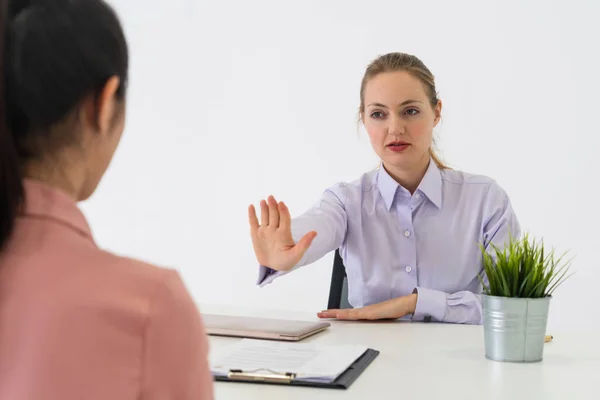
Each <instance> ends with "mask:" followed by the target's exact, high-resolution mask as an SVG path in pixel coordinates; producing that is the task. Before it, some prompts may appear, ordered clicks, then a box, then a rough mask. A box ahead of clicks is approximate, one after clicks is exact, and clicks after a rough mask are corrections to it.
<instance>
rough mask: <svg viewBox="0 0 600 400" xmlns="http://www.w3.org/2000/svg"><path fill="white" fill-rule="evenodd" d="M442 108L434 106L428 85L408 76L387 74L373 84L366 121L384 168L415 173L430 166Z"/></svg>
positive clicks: (366, 104)
mask: <svg viewBox="0 0 600 400" xmlns="http://www.w3.org/2000/svg"><path fill="white" fill-rule="evenodd" d="M441 107H442V104H441V102H438V104H436V106H435V107H432V106H431V104H430V101H429V98H428V96H427V93H426V91H425V87H424V85H423V84H422V83H421V81H419V80H418V79H417V78H415V77H413V76H412V75H411V74H409V73H408V72H405V71H399V72H385V73H381V74H379V75H376V76H375V77H374V78H372V79H371V80H369V82H368V83H367V84H366V87H365V92H364V108H363V110H364V111H363V115H362V120H363V123H364V125H365V128H366V130H367V132H368V134H369V139H370V141H371V146H372V147H373V150H374V151H375V153H377V155H378V156H379V157H380V158H381V160H382V161H383V163H384V166H386V167H387V168H388V169H393V170H396V171H411V170H414V169H415V168H421V167H423V166H424V165H427V163H428V162H429V148H430V147H431V144H432V140H433V128H434V127H435V126H436V125H437V124H438V122H439V119H440V115H441Z"/></svg>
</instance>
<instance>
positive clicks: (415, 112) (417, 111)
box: [405, 108, 419, 115]
mask: <svg viewBox="0 0 600 400" xmlns="http://www.w3.org/2000/svg"><path fill="white" fill-rule="evenodd" d="M405 112H406V113H407V114H408V115H417V114H418V113H419V110H417V109H416V108H409V109H408V110H406V111H405Z"/></svg>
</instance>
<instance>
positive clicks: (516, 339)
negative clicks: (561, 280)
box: [482, 294, 551, 362]
mask: <svg viewBox="0 0 600 400" xmlns="http://www.w3.org/2000/svg"><path fill="white" fill-rule="evenodd" d="M482 298H483V332H484V340H485V356H486V358H488V359H490V360H495V361H507V362H538V361H542V359H543V355H544V336H545V335H546V325H547V322H548V309H549V305H550V299H551V297H542V298H537V299H525V298H516V297H497V296H488V295H485V294H484V295H482Z"/></svg>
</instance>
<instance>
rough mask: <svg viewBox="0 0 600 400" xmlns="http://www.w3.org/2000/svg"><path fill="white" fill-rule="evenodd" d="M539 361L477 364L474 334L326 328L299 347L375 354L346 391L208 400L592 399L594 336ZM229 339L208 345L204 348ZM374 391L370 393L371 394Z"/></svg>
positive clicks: (412, 327) (557, 347)
mask: <svg viewBox="0 0 600 400" xmlns="http://www.w3.org/2000/svg"><path fill="white" fill-rule="evenodd" d="M200 309H201V311H202V312H205V313H221V314H229V315H248V316H267V317H271V318H286V319H298V320H309V321H310V320H315V319H316V316H315V315H314V314H305V313H297V312H295V313H289V312H285V311H269V313H268V314H264V313H263V312H261V311H260V310H250V309H242V308H239V309H238V308H230V307H222V306H209V305H204V306H201V307H200ZM552 334H553V336H554V340H553V341H552V342H550V343H547V344H546V345H545V349H544V360H543V361H542V362H540V363H534V364H514V363H500V362H495V361H490V360H487V359H486V358H485V356H484V348H483V329H482V327H481V326H468V325H451V324H435V323H429V324H428V323H411V322H389V321H386V322H381V321H378V322H349V321H332V326H331V328H330V329H329V330H328V331H326V332H323V333H319V334H317V335H315V336H313V337H311V338H308V339H305V341H304V342H319V343H340V344H363V345H366V346H369V347H372V348H374V349H376V350H379V351H380V352H381V354H380V355H379V357H378V358H377V359H375V361H373V363H372V364H371V365H370V366H369V368H367V370H366V371H365V372H363V374H362V375H361V376H360V377H359V378H358V379H357V380H356V381H355V382H354V383H353V385H352V386H351V387H350V388H349V389H348V390H334V389H315V388H303V387H286V386H277V385H259V384H249V383H231V382H215V398H216V400H229V399H232V400H233V399H236V400H237V399H244V400H252V399H261V400H270V399H273V400H281V399H285V400H296V399H303V400H305V399H310V400H319V399H338V398H339V399H342V398H343V399H349V400H350V399H367V400H379V399H382V400H384V399H410V400H417V399H461V400H462V399H477V400H487V399H493V400H496V399H510V400H519V399H544V400H548V399H597V398H600V394H598V392H599V389H598V379H600V332H595V333H585V334H573V333H570V334H564V335H561V334H560V333H559V332H553V333H552ZM237 340H240V339H236V338H223V337H211V339H210V343H211V347H212V348H218V347H221V346H227V345H229V344H232V343H235V342H236V341H237ZM376 391H377V392H376Z"/></svg>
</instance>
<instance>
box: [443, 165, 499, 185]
mask: <svg viewBox="0 0 600 400" xmlns="http://www.w3.org/2000/svg"><path fill="white" fill-rule="evenodd" d="M440 175H441V177H442V181H444V182H447V183H449V184H451V185H458V186H460V185H464V186H490V185H497V184H498V183H497V182H496V180H495V179H494V178H492V177H490V176H487V175H482V174H477V173H472V172H466V171H462V170H458V169H449V168H446V169H441V170H440Z"/></svg>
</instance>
